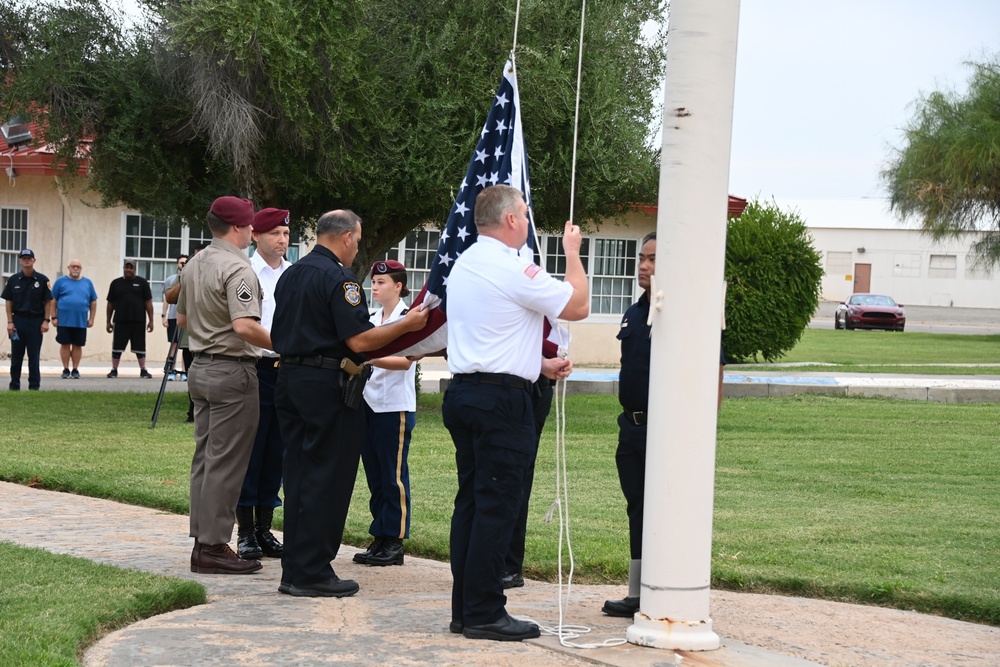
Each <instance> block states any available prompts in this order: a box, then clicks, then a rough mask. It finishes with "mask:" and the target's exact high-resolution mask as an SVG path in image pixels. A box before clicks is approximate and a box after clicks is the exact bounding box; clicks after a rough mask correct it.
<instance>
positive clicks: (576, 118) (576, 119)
mask: <svg viewBox="0 0 1000 667" xmlns="http://www.w3.org/2000/svg"><path fill="white" fill-rule="evenodd" d="M518 1H519V2H520V0H518ZM586 16H587V0H583V4H582V6H581V8H580V48H579V50H578V55H577V61H576V111H575V113H574V114H573V165H572V167H571V168H570V176H569V219H570V220H571V221H572V220H573V219H574V218H573V208H574V206H573V204H574V202H575V201H576V140H577V134H578V131H579V127H580V81H581V80H582V73H583V26H584V19H585V18H586Z"/></svg>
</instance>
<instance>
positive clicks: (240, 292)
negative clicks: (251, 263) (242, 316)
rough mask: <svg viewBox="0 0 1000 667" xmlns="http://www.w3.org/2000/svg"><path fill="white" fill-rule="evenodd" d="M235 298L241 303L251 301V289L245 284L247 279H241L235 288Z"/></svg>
mask: <svg viewBox="0 0 1000 667" xmlns="http://www.w3.org/2000/svg"><path fill="white" fill-rule="evenodd" d="M236 298H237V300H239V301H240V302H242V303H250V302H251V301H253V290H252V289H250V286H249V285H247V281H245V280H241V281H240V284H239V286H238V287H237V288H236Z"/></svg>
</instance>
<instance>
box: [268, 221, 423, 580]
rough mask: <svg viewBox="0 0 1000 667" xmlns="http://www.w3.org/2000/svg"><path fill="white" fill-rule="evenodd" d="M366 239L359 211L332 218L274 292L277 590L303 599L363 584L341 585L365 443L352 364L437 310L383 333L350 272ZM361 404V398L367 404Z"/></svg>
mask: <svg viewBox="0 0 1000 667" xmlns="http://www.w3.org/2000/svg"><path fill="white" fill-rule="evenodd" d="M360 241H361V219H360V218H359V217H358V216H357V215H356V214H355V213H353V212H352V211H348V210H337V211H330V212H329V213H325V214H323V215H322V216H321V217H320V219H319V220H318V221H317V223H316V246H315V247H314V248H313V250H312V252H310V253H309V254H308V255H306V256H305V257H303V258H302V259H300V260H299V261H298V262H296V263H295V264H293V265H291V266H290V267H288V269H286V270H285V272H284V273H283V274H282V276H281V278H280V279H279V280H278V284H277V287H276V288H275V293H274V297H275V302H276V306H275V312H274V321H273V323H272V325H271V342H272V344H273V346H274V348H273V349H274V351H275V352H277V353H278V354H280V355H281V360H280V362H279V367H278V381H277V384H276V386H275V394H274V398H275V406H276V407H277V410H278V421H279V423H280V426H281V435H282V439H283V440H284V443H285V459H284V482H285V533H284V538H285V544H284V554H283V555H282V557H281V570H282V572H281V584H280V585H279V587H278V591H279V592H281V593H285V594H288V595H295V596H301V597H345V596H349V595H354V594H355V593H357V592H358V584H357V583H356V582H354V581H350V580H343V579H340V578H339V577H337V575H336V573H335V572H334V570H333V567H331V565H330V562H331V561H332V560H333V559H334V558H335V557H336V556H337V551H338V550H339V548H340V541H341V539H342V538H343V535H344V522H345V521H346V519H347V510H348V507H349V505H350V502H351V495H352V493H353V490H354V480H355V478H356V477H357V473H358V463H359V461H360V458H361V445H362V442H363V441H364V435H365V413H364V410H362V409H361V406H360V403H359V404H358V405H357V407H354V408H351V407H349V406H348V405H347V404H346V403H345V402H344V394H343V388H342V387H343V384H344V382H345V381H346V380H347V377H346V374H345V372H344V371H342V370H341V362H342V360H343V359H345V358H346V359H349V360H350V361H352V362H354V363H356V364H358V365H361V364H362V363H363V362H364V360H365V358H364V354H363V353H364V352H366V351H369V350H376V349H378V348H380V347H383V346H385V345H387V344H388V343H390V342H391V341H393V340H395V339H396V338H398V337H399V336H401V335H402V334H404V333H406V332H407V331H416V330H419V329H422V328H423V326H424V325H425V324H426V323H427V315H428V311H427V310H424V309H423V308H414V309H411V310H410V311H409V312H408V313H407V314H406V316H405V317H403V318H402V319H399V320H397V321H395V322H392V323H391V324H386V325H385V326H381V327H375V326H373V325H372V324H371V322H369V320H368V305H367V303H366V302H365V293H364V290H362V289H361V285H360V283H359V282H358V280H357V278H356V277H355V275H354V273H353V272H352V271H351V268H350V265H351V263H352V262H353V261H354V259H355V257H356V256H357V253H358V244H359V243H360ZM359 398H360V397H359Z"/></svg>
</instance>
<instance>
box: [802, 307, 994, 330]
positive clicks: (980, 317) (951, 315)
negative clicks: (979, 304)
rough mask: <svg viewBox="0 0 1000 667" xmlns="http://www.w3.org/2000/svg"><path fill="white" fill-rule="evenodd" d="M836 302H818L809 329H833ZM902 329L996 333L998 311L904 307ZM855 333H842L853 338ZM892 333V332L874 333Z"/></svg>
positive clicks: (992, 309)
mask: <svg viewBox="0 0 1000 667" xmlns="http://www.w3.org/2000/svg"><path fill="white" fill-rule="evenodd" d="M838 305H839V304H838V302H836V301H822V302H820V304H819V308H818V309H817V310H816V314H815V316H813V319H812V321H811V322H809V328H810V329H833V313H834V312H835V311H836V310H837V306H838ZM904 309H905V310H906V330H907V331H917V332H923V333H951V334H966V335H979V336H985V335H995V334H1000V309H998V308H945V307H939V306H904ZM859 333H864V332H858V331H844V334H845V335H852V334H853V335H856V334H859ZM877 333H893V332H877Z"/></svg>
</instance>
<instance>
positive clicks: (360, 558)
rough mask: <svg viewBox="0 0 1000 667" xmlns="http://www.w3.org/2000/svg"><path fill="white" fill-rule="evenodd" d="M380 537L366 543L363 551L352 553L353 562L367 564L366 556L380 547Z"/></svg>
mask: <svg viewBox="0 0 1000 667" xmlns="http://www.w3.org/2000/svg"><path fill="white" fill-rule="evenodd" d="M382 539H383V538H381V537H376V538H375V539H374V540H372V543H371V544H369V545H368V548H367V549H365V550H364V551H361V552H359V553H356V554H354V562H355V563H359V564H361V565H367V564H368V558H369V557H370V556H371V555H372V554H373V553H376V552H377V551H378V550H379V549H381V548H382Z"/></svg>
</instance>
